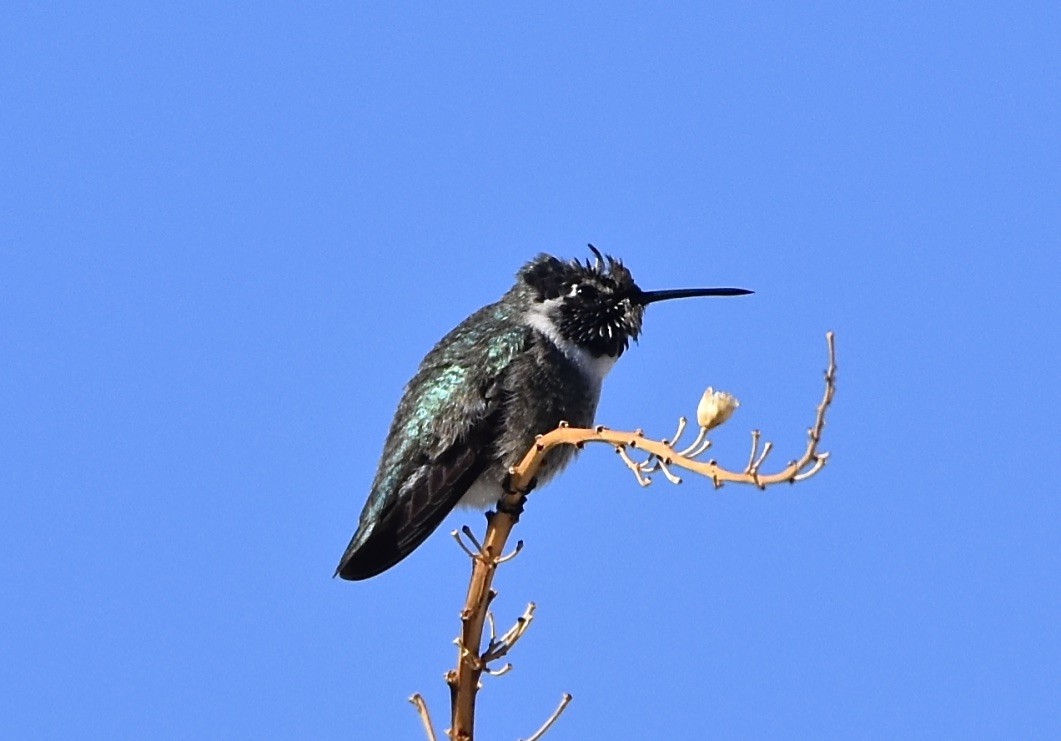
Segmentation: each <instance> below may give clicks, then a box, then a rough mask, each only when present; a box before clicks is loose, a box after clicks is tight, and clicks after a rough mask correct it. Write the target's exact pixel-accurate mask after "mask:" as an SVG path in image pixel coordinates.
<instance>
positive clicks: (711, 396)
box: [696, 386, 740, 430]
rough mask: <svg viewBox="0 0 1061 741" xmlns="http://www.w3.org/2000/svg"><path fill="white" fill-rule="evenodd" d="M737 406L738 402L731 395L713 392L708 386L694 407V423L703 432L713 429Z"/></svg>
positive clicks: (728, 416)
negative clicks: (695, 422)
mask: <svg viewBox="0 0 1061 741" xmlns="http://www.w3.org/2000/svg"><path fill="white" fill-rule="evenodd" d="M739 406H740V402H739V401H737V400H736V399H735V398H734V397H733V396H732V395H731V394H727V393H726V392H725V391H715V390H714V389H713V388H711V387H710V386H708V387H707V391H705V392H704V396H703V398H701V399H700V404H699V405H698V406H697V407H696V421H697V423H698V424H699V425H700V426H701V427H703V428H704V429H705V430H710V429H713V428H715V427H718V426H719V425H720V424H722V423H723V422H725V421H726V420H727V419H729V418H730V415H732V414H733V410H734V409H736V408H737V407H739Z"/></svg>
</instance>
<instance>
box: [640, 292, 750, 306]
mask: <svg viewBox="0 0 1061 741" xmlns="http://www.w3.org/2000/svg"><path fill="white" fill-rule="evenodd" d="M749 293H755V291H749V290H748V289H746V288H674V289H672V290H669V291H641V292H640V293H638V294H636V295H634V296H631V297H630V300H631V301H634V302H635V303H638V304H641V305H642V306H648V305H649V304H654V303H655V302H657V301H669V300H670V299H672V298H695V297H697V296H746V295H747V294H749Z"/></svg>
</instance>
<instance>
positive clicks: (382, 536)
mask: <svg viewBox="0 0 1061 741" xmlns="http://www.w3.org/2000/svg"><path fill="white" fill-rule="evenodd" d="M503 312H504V309H503V308H502V307H501V306H499V305H498V304H492V305H490V306H487V307H484V308H483V309H480V310H479V311H478V312H476V313H475V314H473V315H472V316H471V317H469V318H468V319H466V320H465V321H464V322H462V323H461V324H460V325H459V326H458V327H457V328H456V329H454V330H453V331H452V332H450V333H449V334H448V335H446V336H445V337H444V338H443V339H442V340H441V341H440V342H439V343H438V344H437V345H436V346H435V347H434V349H433V350H432V351H431V352H430V353H428V354H427V357H425V358H424V360H423V362H422V363H421V364H420V369H419V370H418V371H417V373H416V375H415V376H414V377H413V379H412V380H411V381H410V382H409V384H408V386H406V390H405V394H404V396H403V397H402V400H401V403H400V404H399V405H398V410H397V412H396V413H395V415H394V421H393V422H392V423H391V428H390V432H389V434H388V435H387V441H386V443H385V444H384V446H383V455H382V456H381V458H380V463H379V468H378V469H377V471H376V477H375V479H374V481H373V483H372V491H371V493H370V494H369V497H368V501H367V502H366V503H365V507H364V509H363V510H362V512H361V519H360V521H359V524H358V528H357V532H355V533H354V536H353V538H352V539H351V541H350V545H349V546H347V549H346V552H345V553H344V554H343V557H342V559H340V561H339V567H338V568H337V569H336V572H335V573H336V575H337V576H340V577H342V578H343V579H351V580H359V579H367V578H369V577H372V576H375V575H377V574H379V573H381V572H383V571H385V570H386V569H389V568H390V567H391V566H393V565H394V564H396V563H398V562H399V561H401V560H402V559H403V558H405V557H406V556H407V555H409V554H410V553H412V551H413V550H414V549H416V548H417V546H419V545H420V544H421V543H422V542H424V540H425V539H426V538H427V536H429V535H430V534H431V533H432V532H434V531H435V529H436V528H437V527H438V526H439V525H440V524H441V523H442V520H444V519H445V517H446V515H448V514H449V513H450V512H451V511H452V510H453V508H454V507H455V506H456V505H457V502H459V501H460V499H461V497H462V496H464V494H465V492H467V491H468V488H469V487H470V486H471V485H472V483H473V482H474V481H475V480H476V479H477V478H478V477H479V476H480V475H481V474H482V473H483V471H484V470H486V468H487V466H488V464H489V463H490V461H491V460H492V459H493V458H494V457H495V456H494V455H493V451H492V449H491V447H492V445H493V442H494V440H496V438H497V435H498V433H499V427H500V424H501V417H502V414H501V405H502V402H503V398H502V395H503V392H502V386H503V380H504V374H505V371H506V369H507V368H508V366H509V364H510V363H511V361H512V359H513V358H514V357H515V356H516V355H517V354H518V353H519V352H521V351H522V350H523V349H524V348H525V347H526V343H527V342H528V341H529V330H527V329H526V328H525V327H523V326H520V325H518V324H515V323H513V322H511V321H506V317H505V315H504V313H503Z"/></svg>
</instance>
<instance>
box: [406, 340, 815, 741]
mask: <svg viewBox="0 0 1061 741" xmlns="http://www.w3.org/2000/svg"><path fill="white" fill-rule="evenodd" d="M825 339H826V344H827V345H828V352H829V366H828V368H827V369H826V371H825V391H824V393H823V395H822V399H821V402H819V404H818V407H817V410H816V413H815V416H814V423H813V424H812V425H811V427H810V428H809V429H808V430H807V444H806V447H805V448H804V450H803V453H802V455H800V457H799V458H797V459H795V460H793V461H790V462H789V464H788V465H787V466H785V467H784V468H783V469H781V470H780V471H777V472H775V473H770V474H764V473H762V472H761V468H762V466H763V463H764V462H765V461H766V457H767V456H768V455H769V454H770V452H771V450H772V448H773V446H772V444H771V443H769V442H766V443H763V445H762V446H761V447H760V433H759V431H758V430H754V431H753V432H752V435H751V437H752V443H751V452H750V454H749V456H748V463H747V465H746V466H745V467H744V468H743V469H742V470H740V471H736V470H728V469H726V468H723V467H722V466H720V465H719V464H718V463H717V462H716V461H713V460H708V461H701V460H698V459H697V458H698V456H700V455H702V454H703V453H704V452H705V451H706V450H707V449H708V447H709V446H710V444H711V443H710V441H709V440H707V439H706V436H707V432H708V429H710V427H712V426H714V425H715V424H718V423H719V421H723V420H724V419H725V417H728V411H726V412H725V413H723V414H722V415H721V418H720V419H718V420H716V421H711V422H709V421H706V420H704V421H703V423H702V424H701V427H700V432H699V434H698V435H697V437H696V439H695V440H694V441H693V442H692V444H690V445H688V446H686V447H685V448H683V449H681V450H679V449H677V445H678V440H679V438H680V437H681V435H682V432H683V431H684V430H685V426H686V421H685V419H684V418H681V419H680V420H679V422H678V430H677V432H676V433H675V435H674V438H673V439H670V440H668V439H662V440H652V439H649V438H646V437H645V436H644V433H643V432H642V431H641V430H635V431H633V432H621V431H617V430H609V429H607V428H606V427H603V426H598V427H595V428H593V429H581V428H575V427H570V426H568V425H567V424H566V423H561V424H560V426H559V427H558V428H557V429H555V430H553V431H552V432H549V433H548V434H546V435H542V436H540V437H539V438H538V439H537V441H536V442H535V444H534V446H533V447H532V448H531V449H530V450H529V451H528V452H527V454H526V455H525V456H524V458H523V460H522V461H520V463H519V464H518V465H517V466H515V467H513V468H512V469H511V470H510V471H509V479H508V481H507V482H506V483H507V488H508V493H507V494H505V496H503V497H502V498H501V500H500V501H499V502H498V505H497V511H494V512H488V513H487V514H486V518H487V528H486V536H485V538H484V539H483V542H482V543H481V544H480V543H479V542H478V541H477V540H476V539H475V538H474V536H473V535H472V533H471V530H470V529H469V528H468V527H465V528H464V529H463V530H464V534H465V536H467V537H468V539H469V540H470V541H471V542H472V544H473V545H474V546H475V547H474V549H473V548H469V547H468V546H466V545H465V544H464V542H463V540H461V538H460V536H459V535H458V534H457V533H456V531H454V533H453V535H454V537H455V538H456V539H457V541H458V543H460V545H461V548H463V549H464V551H465V552H466V553H467V554H468V555H469V556H470V557H471V561H472V576H471V581H470V583H469V585H468V596H467V599H466V600H465V603H464V609H463V610H461V634H460V637H458V638H457V640H456V641H455V643H456V644H457V647H458V658H457V666H456V668H455V669H451V670H450V671H449V672H447V673H446V683H447V684H448V685H449V688H450V700H451V710H452V727H451V728H450V730H449V736H450V738H451V739H452V740H453V741H472V738H473V733H474V726H475V699H476V695H477V693H478V691H479V687H480V686H481V685H480V679H481V677H482V673H483V671H487V672H488V673H504V671H507V669H506V668H504V667H503V668H502V669H501V670H497V672H494V670H491V669H490V668H489V666H488V664H489V662H491V661H494V660H496V659H500V658H502V657H503V656H504V655H505V654H507V653H508V651H509V649H511V647H512V645H513V644H514V643H515V642H516V641H517V640H518V639H519V637H520V636H522V635H523V632H524V631H525V630H526V628H527V626H528V625H529V624H530V619H531V616H532V613H533V605H531V606H530V607H528V609H527V612H525V613H524V615H523V617H522V618H521V619H520V621H518V622H517V625H516V626H515V627H514V628H513V629H512V630H510V631H509V632H508V633H506V634H505V635H504V636H502V638H501V639H496V637H495V636H494V634H493V629H492V628H491V641H490V643H489V645H488V646H487V648H486V649H485V650H481V649H482V638H483V626H484V624H485V622H486V620H487V619H488V615H489V607H490V602H491V601H492V600H493V598H494V597H495V596H496V594H497V593H496V592H495V591H494V590H493V589H492V588H491V585H492V583H493V579H494V573H495V571H496V570H497V566H498V564H500V563H502V562H503V561H505V560H508V559H509V558H511V557H512V556H514V555H515V554H516V553H518V552H519V549H520V546H521V545H522V543H521V544H520V545H518V546H517V547H516V551H515V552H514V553H512V554H510V555H509V556H502V555H501V554H502V553H503V550H504V547H505V542H506V541H507V540H508V536H509V533H511V532H512V528H513V527H514V526H515V524H516V522H518V520H519V516H520V513H521V512H522V510H523V504H524V501H525V500H526V494H525V492H526V491H527V489H528V487H529V486H530V484H531V482H532V481H533V480H534V476H535V474H536V473H537V472H538V469H539V467H540V466H541V464H542V460H543V459H544V457H545V456H546V454H548V452H549V451H550V450H552V449H553V448H555V447H557V446H559V445H574V446H576V447H578V448H581V447H583V446H584V445H585V444H586V443H607V444H610V445H612V446H613V447H614V448H615V451H616V452H617V453H618V454H619V456H620V458H621V459H622V460H623V463H625V464H626V466H627V467H628V468H629V469H630V470H631V472H632V473H633V475H634V476H635V478H636V479H637V481H638V483H640V484H641V485H642V486H647V485H648V484H649V483H651V479H650V478H649V476H650V475H651V474H652V473H654V472H656V471H659V472H661V473H663V475H664V476H665V477H666V478H667V479H668V480H669V481H671V482H672V483H680V481H681V479H680V478H679V477H678V476H676V475H675V474H674V473H673V472H672V471H671V470H670V469H671V467H677V468H682V469H685V470H687V471H692V472H693V473H697V474H700V475H701V476H705V477H707V478H709V479H711V481H712V482H713V483H714V485H715V487H716V488H718V487H721V486H722V485H723V484H725V483H740V484H751V485H753V486H756V487H758V488H759V489H765V488H766V487H767V486H770V485H772V484H779V483H795V482H797V481H803V480H804V479H807V478H810V477H811V476H813V475H814V474H815V473H817V472H818V471H820V470H821V469H822V467H823V466H824V465H825V461H826V459H827V458H828V455H829V454H828V453H825V452H820V451H819V450H818V444H819V443H820V442H821V436H822V430H823V428H824V427H825V412H826V410H827V409H828V407H829V404H830V403H831V402H832V399H833V394H834V392H835V382H836V353H835V347H834V343H833V333H832V332H828V333H826V335H825ZM709 392H710V389H709ZM730 401H731V402H732V405H733V406H735V405H736V402H735V400H732V399H730ZM729 411H732V410H731V409H730V410H729ZM630 451H641V452H643V453H647V454H648V457H647V458H645V459H644V460H642V461H636V460H634V458H633V456H632V455H631V454H630ZM490 620H491V623H492V617H491V618H490ZM507 666H508V665H506V667H507ZM414 697H416V696H414ZM570 700H571V696H570V695H567V694H565V695H564V699H563V701H561V703H560V707H558V708H557V710H556V712H554V713H553V715H552V716H550V718H549V719H548V720H547V721H546V723H545V725H543V726H542V727H541V728H540V729H539V730H538V731H537V732H536V733H535V734H534V735H533V736H532V737H531V738H534V739H537V738H540V736H541V735H542V734H543V733H545V731H547V730H548V728H549V727H550V726H551V725H552V724H553V723H554V722H555V721H556V719H557V718H558V717H559V715H560V713H562V712H563V710H564V708H565V707H566V706H567V703H568V702H570ZM419 707H420V706H419V705H418V708H419ZM421 718H426V707H424V709H423V711H422V712H421ZM425 723H427V721H425Z"/></svg>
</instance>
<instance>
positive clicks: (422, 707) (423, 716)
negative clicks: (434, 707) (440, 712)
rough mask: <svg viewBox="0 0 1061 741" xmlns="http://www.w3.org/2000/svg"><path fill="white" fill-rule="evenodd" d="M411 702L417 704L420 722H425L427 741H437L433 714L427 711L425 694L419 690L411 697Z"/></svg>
mask: <svg viewBox="0 0 1061 741" xmlns="http://www.w3.org/2000/svg"><path fill="white" fill-rule="evenodd" d="M409 702H411V703H412V704H413V705H414V706H416V712H417V714H418V715H419V716H420V722H421V723H423V724H424V733H425V734H426V735H427V741H437V739H436V738H435V727H434V726H433V725H432V724H431V714H430V713H428V712H427V702H425V701H424V698H423V696H422V695H421V694H420V693H419V692H417V693H416V694H415V695H413V696H412V697H410V698H409Z"/></svg>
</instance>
